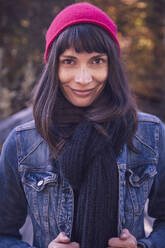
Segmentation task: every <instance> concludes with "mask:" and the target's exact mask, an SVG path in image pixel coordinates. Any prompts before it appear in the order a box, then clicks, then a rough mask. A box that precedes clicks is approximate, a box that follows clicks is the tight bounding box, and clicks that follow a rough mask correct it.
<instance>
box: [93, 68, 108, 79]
mask: <svg viewBox="0 0 165 248" xmlns="http://www.w3.org/2000/svg"><path fill="white" fill-rule="evenodd" d="M107 76H108V69H107V68H102V69H100V70H96V71H95V74H94V77H95V79H96V80H97V81H98V82H105V81H106V79H107Z"/></svg>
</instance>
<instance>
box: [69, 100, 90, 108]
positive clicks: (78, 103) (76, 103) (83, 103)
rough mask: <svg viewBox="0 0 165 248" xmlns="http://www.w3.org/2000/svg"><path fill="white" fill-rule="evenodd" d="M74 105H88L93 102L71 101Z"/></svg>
mask: <svg viewBox="0 0 165 248" xmlns="http://www.w3.org/2000/svg"><path fill="white" fill-rule="evenodd" d="M71 103H72V105H74V106H76V107H82V108H83V107H88V106H90V105H91V104H92V102H73V101H71Z"/></svg>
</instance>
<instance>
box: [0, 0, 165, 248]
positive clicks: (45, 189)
mask: <svg viewBox="0 0 165 248" xmlns="http://www.w3.org/2000/svg"><path fill="white" fill-rule="evenodd" d="M45 63H46V65H45V70H44V72H43V75H42V77H41V80H40V82H39V85H38V87H37V89H36V93H35V97H34V107H33V110H34V111H33V113H34V122H30V123H27V124H24V125H21V126H19V127H17V128H16V129H15V130H14V131H13V132H12V133H11V134H10V136H9V137H8V139H7V141H6V142H5V144H4V148H3V151H2V155H1V166H0V195H1V200H0V216H1V217H0V248H2V247H3V248H5V247H30V245H28V244H27V243H24V242H22V241H21V240H19V239H20V236H19V228H20V227H21V226H22V225H23V223H24V221H25V218H26V215H27V212H28V213H29V214H30V216H31V219H32V223H33V229H34V246H33V247H37V248H46V247H48V248H65V247H66V248H67V247H68V248H72V247H81V248H92V247H98V248H104V247H113V248H117V247H120V248H125V247H126V248H136V247H154V248H158V247H159V248H163V247H165V240H164V235H165V196H164V193H163V192H164V189H165V184H164V179H165V175H164V173H165V172H164V171H165V170H164V167H165V162H164V161H165V159H164V154H165V144H164V141H165V139H164V138H165V129H164V126H163V124H162V122H161V121H160V120H159V119H158V118H157V117H155V116H152V115H148V114H144V113H138V112H137V110H136V106H135V104H134V102H133V99H132V96H131V93H130V90H129V87H128V84H127V80H126V77H125V75H124V71H123V69H122V66H121V58H120V45H119V42H118V39H117V36H116V26H115V24H114V23H113V21H112V20H111V19H110V18H109V17H108V16H107V15H106V14H105V13H104V12H103V11H101V10H100V9H98V8H97V7H95V6H93V5H91V4H88V3H78V4H73V5H71V6H69V7H67V8H65V9H64V10H63V11H61V12H60V14H59V15H58V16H57V17H56V18H55V19H54V20H53V22H52V24H51V25H50V27H49V29H48V32H47V36H46V50H45ZM147 198H149V200H150V201H149V214H150V215H151V216H152V217H154V218H156V221H155V224H154V228H153V232H152V233H151V235H150V236H149V237H148V238H146V237H145V234H144V223H143V219H144V214H143V212H144V205H145V202H146V200H147Z"/></svg>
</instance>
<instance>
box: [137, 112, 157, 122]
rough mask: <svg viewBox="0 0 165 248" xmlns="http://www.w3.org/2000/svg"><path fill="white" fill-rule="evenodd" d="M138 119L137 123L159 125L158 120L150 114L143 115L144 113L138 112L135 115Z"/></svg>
mask: <svg viewBox="0 0 165 248" xmlns="http://www.w3.org/2000/svg"><path fill="white" fill-rule="evenodd" d="M137 117H138V123H139V124H140V123H145V122H146V124H147V123H155V124H160V122H161V121H160V119H159V118H158V117H157V116H155V115H152V114H148V113H144V112H138V113H137Z"/></svg>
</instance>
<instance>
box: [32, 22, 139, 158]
mask: <svg viewBox="0 0 165 248" xmlns="http://www.w3.org/2000/svg"><path fill="white" fill-rule="evenodd" d="M70 47H74V48H75V50H76V52H78V53H79V52H82V51H86V52H88V53H91V52H94V51H95V52H99V53H106V54H107V55H108V63H109V66H108V78H107V82H106V86H105V88H104V91H103V92H102V94H101V95H100V96H99V98H98V99H97V101H95V102H94V103H93V104H92V105H91V106H89V107H87V108H81V107H75V106H73V105H72V104H71V103H69V102H68V101H67V100H66V99H65V97H64V96H63V95H62V93H61V91H60V88H59V84H60V81H59V78H58V65H59V56H60V55H61V54H62V53H63V52H64V51H65V50H66V49H68V48H70ZM33 114H34V119H35V125H36V128H37V130H38V132H39V134H40V135H41V136H42V137H43V138H44V140H45V141H46V142H47V143H48V146H49V147H50V149H51V151H52V154H53V156H54V157H55V156H56V155H57V153H58V150H59V149H60V147H61V146H60V144H63V143H64V142H65V140H66V139H67V138H69V137H70V136H71V135H72V133H73V131H74V128H73V127H75V126H76V124H78V123H79V122H80V121H82V120H84V119H85V120H87V121H92V122H93V123H94V125H95V127H96V128H97V129H98V130H99V131H101V132H102V133H104V134H105V132H104V124H105V123H107V122H108V123H110V122H112V123H113V124H114V125H113V126H114V127H116V126H120V127H121V128H119V129H118V130H119V133H118V144H120V143H121V140H122V141H123V142H124V143H128V145H129V146H130V147H132V149H133V145H132V137H133V135H134V133H135V130H136V125H137V116H136V105H135V103H134V100H133V98H132V95H131V92H130V88H129V86H128V81H127V78H126V76H125V72H124V70H123V66H122V62H121V58H120V55H119V50H118V47H117V45H116V43H115V42H114V41H113V40H112V39H111V37H110V36H109V34H108V33H107V32H106V31H105V30H103V29H101V28H100V27H98V26H96V25H93V24H76V25H73V26H70V27H68V28H67V29H65V30H64V31H63V32H62V33H61V34H60V35H59V36H58V38H57V39H56V40H55V41H54V42H53V44H52V47H51V49H50V53H49V56H48V63H47V64H46V65H45V68H44V71H43V74H42V76H41V79H40V81H39V84H38V86H37V88H36V91H35V95H34V106H33ZM54 125H57V126H59V127H60V126H62V127H63V126H68V125H69V126H72V128H70V129H69V130H70V131H67V132H66V131H64V130H66V129H64V128H61V129H59V130H60V137H61V139H58V138H57V133H55V131H54ZM118 144H116V149H117V147H119V146H118Z"/></svg>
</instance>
